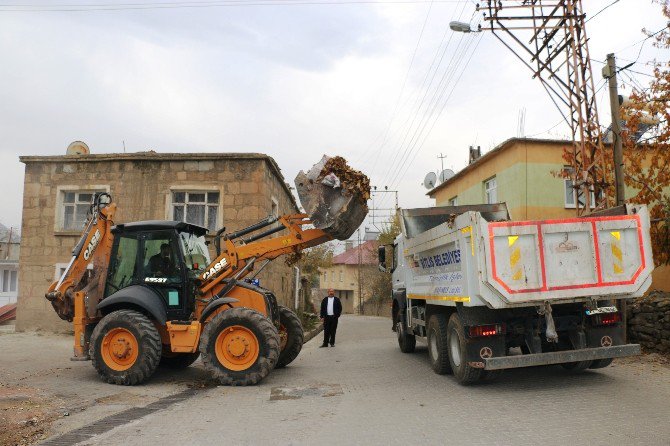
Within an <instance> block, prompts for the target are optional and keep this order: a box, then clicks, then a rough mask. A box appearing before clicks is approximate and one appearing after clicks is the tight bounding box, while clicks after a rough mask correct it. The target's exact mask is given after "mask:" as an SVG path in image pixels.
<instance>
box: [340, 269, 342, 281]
mask: <svg viewBox="0 0 670 446" xmlns="http://www.w3.org/2000/svg"><path fill="white" fill-rule="evenodd" d="M340 282H342V271H341V270H340Z"/></svg>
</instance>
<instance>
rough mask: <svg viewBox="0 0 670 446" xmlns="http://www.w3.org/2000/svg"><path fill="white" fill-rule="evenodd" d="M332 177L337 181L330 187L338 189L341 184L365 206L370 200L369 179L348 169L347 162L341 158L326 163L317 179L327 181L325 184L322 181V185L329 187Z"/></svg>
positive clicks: (337, 157) (335, 157) (331, 159)
mask: <svg viewBox="0 0 670 446" xmlns="http://www.w3.org/2000/svg"><path fill="white" fill-rule="evenodd" d="M333 177H334V178H335V180H337V184H336V185H333V186H331V187H339V186H340V184H342V185H343V188H344V189H345V190H346V191H347V192H349V193H351V194H352V195H354V196H356V197H357V198H358V199H359V200H361V202H362V203H363V204H365V205H366V206H367V201H368V200H369V199H370V179H369V178H368V177H367V176H366V175H365V174H363V173H362V172H359V171H358V170H355V169H352V168H351V167H349V165H348V164H347V160H345V159H344V158H342V157H341V156H334V157H332V158H330V159H328V161H326V164H325V165H324V166H323V169H322V170H321V175H319V178H318V179H322V178H323V181H326V180H328V182H327V183H323V181H322V183H323V184H326V185H327V186H330V185H331V184H332V183H331V182H332V178H333Z"/></svg>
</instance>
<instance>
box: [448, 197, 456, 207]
mask: <svg viewBox="0 0 670 446" xmlns="http://www.w3.org/2000/svg"><path fill="white" fill-rule="evenodd" d="M447 206H458V195H454V196H453V197H451V198H450V199H449V201H448V202H447Z"/></svg>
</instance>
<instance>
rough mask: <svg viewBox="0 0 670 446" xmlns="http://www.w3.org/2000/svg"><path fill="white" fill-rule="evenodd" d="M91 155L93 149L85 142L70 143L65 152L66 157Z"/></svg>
mask: <svg viewBox="0 0 670 446" xmlns="http://www.w3.org/2000/svg"><path fill="white" fill-rule="evenodd" d="M89 153H91V149H89V148H88V146H87V145H86V143H85V142H83V141H75V142H73V143H70V145H69V146H67V150H66V152H65V154H66V155H88V154H89Z"/></svg>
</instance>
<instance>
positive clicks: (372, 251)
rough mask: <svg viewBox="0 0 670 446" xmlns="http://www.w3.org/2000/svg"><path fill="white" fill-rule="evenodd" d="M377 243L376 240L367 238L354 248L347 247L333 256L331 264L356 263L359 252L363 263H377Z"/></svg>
mask: <svg viewBox="0 0 670 446" xmlns="http://www.w3.org/2000/svg"><path fill="white" fill-rule="evenodd" d="M378 245H379V242H378V241H377V240H368V241H367V242H364V243H361V244H360V245H358V246H356V247H355V248H351V249H347V250H346V251H344V252H343V253H342V254H338V255H336V256H335V257H333V265H358V257H359V252H360V257H361V263H362V264H363V265H374V264H376V263H377V257H376V253H377V246H378Z"/></svg>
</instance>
